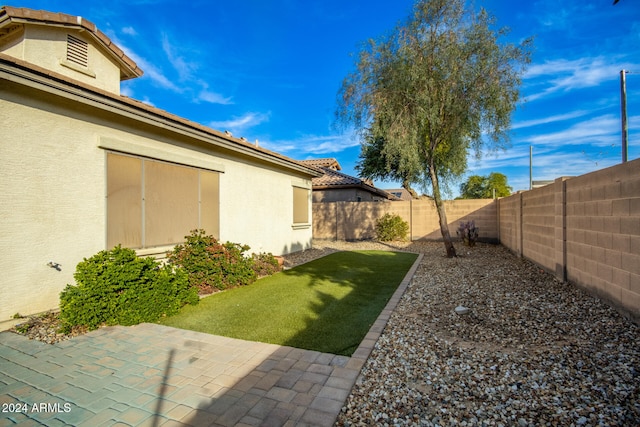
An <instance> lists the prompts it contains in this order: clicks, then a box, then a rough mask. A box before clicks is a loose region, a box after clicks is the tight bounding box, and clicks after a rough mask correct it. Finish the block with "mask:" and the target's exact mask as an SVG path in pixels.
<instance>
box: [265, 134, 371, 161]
mask: <svg viewBox="0 0 640 427" xmlns="http://www.w3.org/2000/svg"><path fill="white" fill-rule="evenodd" d="M260 144H261V145H263V146H265V147H267V148H269V149H271V150H274V151H279V152H299V153H304V154H305V155H307V156H309V155H311V157H312V156H315V155H326V154H331V153H339V152H342V151H344V150H347V149H349V148H352V147H357V146H359V145H360V142H359V141H358V140H357V139H356V138H354V137H353V135H352V134H343V135H303V136H300V137H299V138H296V139H289V140H270V141H265V142H264V143H262V142H261V143H260Z"/></svg>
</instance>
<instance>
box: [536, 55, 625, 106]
mask: <svg viewBox="0 0 640 427" xmlns="http://www.w3.org/2000/svg"><path fill="white" fill-rule="evenodd" d="M620 68H621V65H620V64H617V63H616V61H615V60H614V58H604V57H600V56H598V57H593V58H580V59H574V60H566V59H557V60H553V61H546V62H544V63H542V64H533V65H531V66H530V67H529V68H528V70H527V73H526V75H525V76H524V77H525V79H526V80H527V81H529V82H530V83H529V85H533V86H543V87H544V89H543V90H541V91H539V92H537V93H533V94H531V95H526V96H525V98H526V99H527V101H534V100H536V99H540V98H543V97H545V96H548V95H552V94H555V93H557V92H569V91H572V90H576V89H583V88H589V87H596V86H599V85H600V84H601V83H603V82H605V81H610V80H616V79H618V78H619V77H618V76H619V72H620Z"/></svg>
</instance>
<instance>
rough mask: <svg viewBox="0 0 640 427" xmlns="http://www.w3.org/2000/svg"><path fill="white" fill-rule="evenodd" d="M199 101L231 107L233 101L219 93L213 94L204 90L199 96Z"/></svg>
mask: <svg viewBox="0 0 640 427" xmlns="http://www.w3.org/2000/svg"><path fill="white" fill-rule="evenodd" d="M197 101H202V102H208V103H210V104H221V105H231V104H233V101H232V100H231V98H230V97H227V98H225V97H224V96H223V95H220V94H219V93H215V92H211V91H208V90H206V89H203V90H202V91H201V92H200V94H198V98H197Z"/></svg>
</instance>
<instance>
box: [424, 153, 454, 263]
mask: <svg viewBox="0 0 640 427" xmlns="http://www.w3.org/2000/svg"><path fill="white" fill-rule="evenodd" d="M429 177H430V178H431V186H432V187H433V200H434V201H435V202H436V210H437V211H438V218H439V219H440V233H441V234H442V239H443V240H444V248H445V250H446V251H447V257H448V258H454V257H456V256H457V255H456V248H454V247H453V241H452V240H451V234H449V225H448V223H447V213H446V212H445V210H444V204H443V203H442V196H441V195H440V184H439V183H438V175H437V174H436V171H435V168H434V165H431V166H430V167H429Z"/></svg>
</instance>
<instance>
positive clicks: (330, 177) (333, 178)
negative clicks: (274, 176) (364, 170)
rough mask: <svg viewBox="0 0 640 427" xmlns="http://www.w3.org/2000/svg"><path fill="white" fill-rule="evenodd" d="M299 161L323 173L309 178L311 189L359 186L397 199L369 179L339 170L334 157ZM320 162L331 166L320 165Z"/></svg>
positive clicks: (390, 198)
mask: <svg viewBox="0 0 640 427" xmlns="http://www.w3.org/2000/svg"><path fill="white" fill-rule="evenodd" d="M300 163H302V164H306V165H309V166H313V167H314V168H315V169H317V170H318V171H321V172H322V173H323V175H322V176H319V177H316V178H313V179H312V180H311V183H312V188H313V190H331V189H341V188H360V189H362V190H365V191H369V192H370V193H373V194H377V195H378V196H380V197H384V198H385V199H389V200H398V198H397V197H395V196H394V195H392V194H390V193H388V192H386V191H384V190H381V189H379V188H376V187H375V186H374V185H373V183H372V182H371V181H369V180H363V179H360V178H356V177H354V176H351V175H347V174H345V173H342V172H339V170H340V169H342V168H341V167H340V164H339V163H338V161H337V160H336V159H313V160H301V161H300ZM322 164H324V165H331V166H322ZM334 167H335V169H334Z"/></svg>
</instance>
